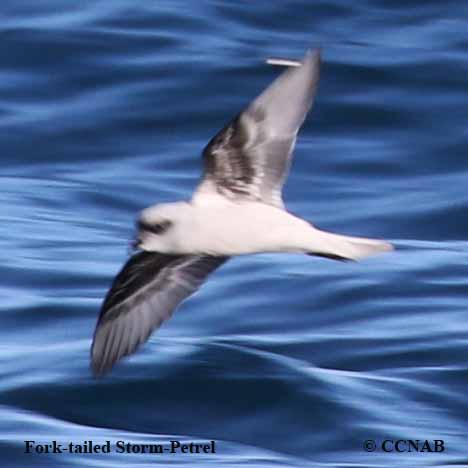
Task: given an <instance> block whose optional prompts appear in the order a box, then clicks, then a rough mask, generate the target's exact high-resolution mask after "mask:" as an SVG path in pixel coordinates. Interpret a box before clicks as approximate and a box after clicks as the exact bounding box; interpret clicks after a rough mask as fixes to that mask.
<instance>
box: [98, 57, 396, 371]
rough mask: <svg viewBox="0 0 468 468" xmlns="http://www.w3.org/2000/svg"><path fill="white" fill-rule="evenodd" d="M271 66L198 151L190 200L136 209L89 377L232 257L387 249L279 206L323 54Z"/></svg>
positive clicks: (340, 255) (140, 339)
mask: <svg viewBox="0 0 468 468" xmlns="http://www.w3.org/2000/svg"><path fill="white" fill-rule="evenodd" d="M269 63H272V64H279V65H286V66H287V67H288V68H287V69H286V70H285V71H283V72H282V73H281V74H280V75H279V76H278V77H277V78H276V80H274V81H273V83H271V84H270V86H268V87H267V88H266V89H265V90H264V91H263V92H262V93H261V94H260V95H259V96H258V97H257V98H255V99H254V100H253V101H252V102H251V103H250V104H249V105H248V106H247V108H245V109H244V110H243V111H242V112H241V113H240V114H238V115H237V116H236V117H235V118H234V119H233V120H232V122H230V123H229V124H228V125H227V126H225V127H224V128H223V129H222V130H221V131H220V132H219V133H218V134H217V135H215V136H214V137H213V138H212V139H211V141H210V142H209V143H208V145H207V146H206V147H205V149H204V150H203V163H204V175H203V177H202V179H201V182H200V184H199V185H198V187H197V188H196V189H195V192H194V193H193V196H192V199H191V200H190V201H179V202H175V203H164V204H158V205H154V206H151V207H149V208H146V209H145V210H143V211H142V212H141V214H140V218H139V220H138V222H137V231H138V232H137V237H136V241H135V247H136V248H137V250H138V251H137V252H136V253H135V254H134V255H133V256H132V257H130V259H129V260H128V261H127V263H126V264H125V265H124V267H123V268H122V270H121V271H120V273H119V274H118V275H117V277H116V278H115V280H114V282H113V284H112V286H111V288H110V290H109V292H108V293H107V296H106V297H105V299H104V302H103V305H102V308H101V312H100V315H99V319H98V322H97V326H96V330H95V333H94V339H93V344H92V347H91V367H92V370H93V372H94V374H95V375H102V374H104V373H106V372H107V371H109V370H110V369H111V368H112V366H113V365H114V364H115V363H116V362H117V361H118V360H120V359H121V358H122V357H123V356H126V355H129V354H131V353H133V352H134V351H135V350H136V349H137V348H138V346H139V345H141V344H142V343H144V342H145V341H146V340H147V339H148V337H149V336H150V334H151V333H152V332H153V331H154V330H155V329H157V328H158V327H159V326H160V325H161V323H162V322H163V321H164V320H167V319H168V318H169V317H170V316H171V315H172V313H173V312H174V310H175V309H176V308H177V306H178V305H179V304H180V303H181V302H182V301H183V300H184V299H186V298H187V297H188V296H190V295H191V294H193V293H194V292H195V291H196V290H197V289H198V288H199V287H200V286H201V284H202V283H203V281H204V280H205V279H206V278H207V276H208V275H209V274H210V273H212V272H213V271H215V270H216V269H217V268H219V267H220V266H221V265H222V264H223V263H225V262H226V261H227V260H228V259H229V257H231V256H234V255H243V254H254V253H260V252H297V253H304V254H308V255H314V256H319V257H327V258H331V259H334V260H359V259H362V258H364V257H367V256H369V255H373V254H377V253H379V252H384V251H388V250H391V249H392V246H391V244H389V243H387V242H384V241H381V240H376V239H366V238H360V237H350V236H343V235H338V234H332V233H329V232H325V231H321V230H319V229H317V228H316V227H314V226H313V225H312V224H311V223H309V222H308V221H305V220H304V219H301V218H299V217H298V216H296V215H294V214H292V213H290V212H288V211H287V210H286V209H285V206H284V204H283V200H282V196H281V191H282V187H283V184H284V181H285V179H286V176H287V173H288V170H289V166H290V164H291V158H292V153H293V149H294V145H295V142H296V136H297V133H298V130H299V128H300V127H301V125H302V123H303V121H304V119H305V117H306V114H307V112H308V111H309V109H310V108H311V106H312V102H313V100H314V96H315V94H316V90H317V85H318V81H319V73H320V51H319V50H315V51H309V52H307V54H306V55H305V57H304V58H303V60H302V61H300V62H298V61H289V60H285V59H271V60H270V62H269Z"/></svg>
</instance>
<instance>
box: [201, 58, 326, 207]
mask: <svg viewBox="0 0 468 468" xmlns="http://www.w3.org/2000/svg"><path fill="white" fill-rule="evenodd" d="M319 71H320V52H319V51H318V50H316V51H314V52H308V53H307V55H306V56H305V57H304V59H303V60H302V62H301V63H300V66H293V67H290V68H289V69H287V70H286V71H284V72H283V73H282V74H281V75H280V76H279V77H278V78H277V79H276V80H275V81H273V83H272V84H271V85H270V86H269V87H268V88H267V89H265V91H263V93H261V94H260V95H259V96H258V97H257V98H256V99H255V100H254V101H253V102H252V103H251V104H250V105H249V106H248V107H247V108H246V109H245V110H244V111H242V112H241V113H240V114H239V115H238V116H237V117H236V118H235V119H234V120H233V121H232V122H231V123H230V124H229V125H227V126H226V127H225V128H223V129H222V130H221V131H220V132H219V133H218V134H217V135H216V136H215V137H214V138H213V139H212V140H211V141H210V142H209V143H208V145H207V146H206V147H205V149H204V151H203V160H204V166H205V173H204V177H203V179H202V182H201V184H200V185H199V186H198V188H197V190H196V191H195V193H194V199H196V197H197V196H201V195H204V194H210V193H212V192H217V193H219V194H222V195H224V196H226V197H228V198H236V199H237V198H240V199H242V198H246V199H250V200H257V201H261V202H264V203H267V204H270V205H275V206H279V207H282V206H283V202H282V198H281V190H282V187H283V183H284V181H285V179H286V176H287V173H288V170H289V166H290V162H291V155H292V152H293V149H294V144H295V142H296V135H297V132H298V130H299V128H300V127H301V125H302V123H303V121H304V119H305V117H306V114H307V112H308V111H309V109H310V107H311V106H312V102H313V99H314V96H315V92H316V89H317V84H318V80H319Z"/></svg>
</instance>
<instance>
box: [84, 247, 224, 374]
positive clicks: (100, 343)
mask: <svg viewBox="0 0 468 468" xmlns="http://www.w3.org/2000/svg"><path fill="white" fill-rule="evenodd" d="M227 259H228V257H212V256H200V255H165V254H160V253H156V252H139V253H137V254H135V255H134V256H133V257H131V258H130V260H129V261H128V262H127V263H126V264H125V266H124V267H123V268H122V270H121V271H120V273H119V274H118V275H117V277H116V278H115V280H114V283H113V284H112V287H111V289H110V291H109V292H108V294H107V296H106V298H105V300H104V303H103V305H102V309H101V314H100V316H99V319H98V323H97V326H96V331H95V332H94V339H93V344H92V347H91V366H92V369H93V372H94V374H95V375H102V374H104V373H105V372H107V371H108V370H110V369H111V367H112V366H113V365H114V364H115V363H116V362H117V361H118V360H119V359H120V358H122V357H123V356H125V355H128V354H131V353H133V352H134V351H135V350H136V349H137V347H138V346H139V345H140V344H141V343H144V342H145V341H146V340H147V339H148V337H149V336H150V334H151V332H152V331H153V330H155V329H156V328H158V327H159V326H160V325H161V323H162V322H163V321H164V320H167V319H168V318H169V317H170V316H171V315H172V313H173V312H174V310H175V308H176V307H177V306H178V305H179V304H180V302H182V301H183V300H184V299H185V298H187V297H188V296H190V295H191V294H192V293H194V292H195V291H196V290H197V289H198V288H199V287H200V285H201V284H202V283H203V281H204V280H205V278H206V277H207V276H208V275H209V274H210V273H211V272H213V271H214V270H216V268H218V267H219V266H221V265H222V264H223V263H224V262H225V261H226V260H227Z"/></svg>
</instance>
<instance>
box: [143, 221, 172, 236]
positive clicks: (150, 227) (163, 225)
mask: <svg viewBox="0 0 468 468" xmlns="http://www.w3.org/2000/svg"><path fill="white" fill-rule="evenodd" d="M171 226H172V221H169V220H162V221H158V222H156V223H147V222H146V221H142V220H140V221H138V229H139V230H141V231H149V232H152V233H153V234H157V235H159V234H162V233H164V232H166V231H167V230H168V229H169V228H170V227H171Z"/></svg>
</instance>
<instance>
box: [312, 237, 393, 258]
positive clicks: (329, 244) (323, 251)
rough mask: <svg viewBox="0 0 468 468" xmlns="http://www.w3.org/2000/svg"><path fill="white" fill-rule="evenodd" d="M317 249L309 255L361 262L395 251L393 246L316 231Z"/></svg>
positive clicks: (376, 241) (383, 242) (376, 240)
mask: <svg viewBox="0 0 468 468" xmlns="http://www.w3.org/2000/svg"><path fill="white" fill-rule="evenodd" d="M314 237H315V240H316V243H317V247H316V248H314V249H313V251H311V252H308V255H314V256H318V257H327V258H331V259H333V260H355V261H357V260H361V259H363V258H366V257H369V256H371V255H376V254H379V253H382V252H388V251H390V250H393V246H392V244H390V243H388V242H385V241H382V240H378V239H366V238H364V237H352V236H343V235H340V234H333V233H331V232H325V231H320V230H318V229H315V236H314Z"/></svg>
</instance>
